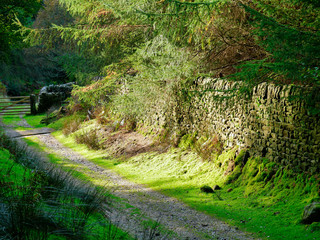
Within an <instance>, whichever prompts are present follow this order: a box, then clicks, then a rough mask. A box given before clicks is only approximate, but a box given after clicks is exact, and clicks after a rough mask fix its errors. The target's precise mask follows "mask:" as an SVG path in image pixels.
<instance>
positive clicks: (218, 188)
mask: <svg viewBox="0 0 320 240" xmlns="http://www.w3.org/2000/svg"><path fill="white" fill-rule="evenodd" d="M212 189H213V190H220V189H221V187H220V186H219V185H214V186H213V188H212Z"/></svg>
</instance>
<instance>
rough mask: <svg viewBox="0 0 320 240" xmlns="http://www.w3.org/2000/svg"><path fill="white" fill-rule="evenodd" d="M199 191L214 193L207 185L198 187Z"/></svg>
mask: <svg viewBox="0 0 320 240" xmlns="http://www.w3.org/2000/svg"><path fill="white" fill-rule="evenodd" d="M200 190H201V192H205V193H214V190H213V189H212V188H211V187H209V186H208V185H204V186H202V187H201V188H200Z"/></svg>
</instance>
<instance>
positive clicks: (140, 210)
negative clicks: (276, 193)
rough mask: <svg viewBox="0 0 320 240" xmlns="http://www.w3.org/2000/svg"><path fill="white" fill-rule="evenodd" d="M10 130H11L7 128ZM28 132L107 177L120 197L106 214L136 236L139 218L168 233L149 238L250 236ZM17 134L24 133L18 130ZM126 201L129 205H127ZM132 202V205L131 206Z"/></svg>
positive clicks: (140, 233) (143, 233)
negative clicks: (158, 226)
mask: <svg viewBox="0 0 320 240" xmlns="http://www.w3.org/2000/svg"><path fill="white" fill-rule="evenodd" d="M7 132H8V133H9V134H10V132H11V134H14V131H12V130H11V131H10V130H8V131H7ZM39 133H40V134H39V135H37V134H36V131H33V132H32V135H34V136H37V138H38V139H39V140H40V142H41V143H42V144H44V145H45V146H46V147H47V150H48V152H49V153H55V154H58V155H60V156H61V157H62V158H63V159H65V161H67V162H68V161H70V162H73V163H76V164H77V165H79V166H85V167H86V168H88V169H90V171H91V172H92V174H90V175H91V177H92V176H94V177H95V178H97V179H107V180H108V182H109V185H110V186H109V187H111V188H112V189H113V191H112V194H113V195H116V196H117V197H119V198H121V199H123V201H114V202H113V203H112V208H111V209H112V210H111V211H107V215H108V216H109V217H110V220H111V221H112V222H113V223H117V224H118V225H119V227H120V228H122V229H123V230H125V231H127V232H129V233H130V234H131V235H132V236H135V237H136V238H137V239H148V236H149V235H150V232H148V231H147V230H146V229H145V227H144V225H143V224H142V223H143V221H148V220H150V219H151V220H154V221H159V222H160V223H161V225H162V226H164V228H165V229H166V230H168V231H169V232H171V233H169V234H168V233H161V232H157V233H156V236H155V237H154V238H153V239H246V240H247V239H254V238H253V237H252V236H251V235H250V234H248V233H244V232H241V231H240V230H238V229H237V228H235V227H231V226H229V225H227V224H226V223H224V222H222V221H220V220H217V219H216V218H214V217H211V216H208V215H206V214H204V213H201V212H198V211H196V210H194V209H191V208H190V207H188V206H186V205H185V204H183V203H181V202H180V201H178V200H176V199H174V198H172V197H168V196H165V195H163V194H160V193H159V192H156V191H154V190H152V189H150V188H148V187H146V186H143V185H140V184H136V183H133V182H130V181H128V180H126V179H124V178H123V177H121V176H119V175H118V174H116V173H114V172H111V171H110V170H108V169H104V168H101V167H99V166H97V165H95V164H93V163H92V162H90V161H88V160H87V159H85V158H84V157H83V156H81V155H79V154H78V153H76V152H74V151H73V150H71V149H70V148H67V147H65V146H63V145H62V144H61V143H60V142H58V140H56V139H55V138H54V137H53V136H52V135H51V134H50V133H48V134H44V132H43V130H42V131H41V130H40V131H39ZM20 134H21V135H24V134H23V133H21V132H20ZM128 204H129V205H130V206H131V207H128ZM132 206H133V207H132Z"/></svg>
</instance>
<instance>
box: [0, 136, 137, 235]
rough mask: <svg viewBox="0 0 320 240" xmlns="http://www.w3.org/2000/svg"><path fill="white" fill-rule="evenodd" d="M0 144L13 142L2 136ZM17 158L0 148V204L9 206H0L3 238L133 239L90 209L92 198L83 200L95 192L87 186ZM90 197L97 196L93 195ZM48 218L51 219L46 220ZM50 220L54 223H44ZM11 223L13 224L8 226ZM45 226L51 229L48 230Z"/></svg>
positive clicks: (55, 159)
mask: <svg viewBox="0 0 320 240" xmlns="http://www.w3.org/2000/svg"><path fill="white" fill-rule="evenodd" d="M27 141H28V143H29V144H30V145H32V146H33V147H37V148H39V149H40V148H41V147H40V146H39V145H37V143H34V142H31V140H27ZM0 144H1V145H0V146H3V145H6V144H14V142H11V143H10V142H9V141H7V140H6V139H5V138H1V139H0ZM17 148H19V147H17ZM10 149H13V148H10ZM25 154H28V153H27V152H26V153H25ZM19 156H20V157H22V158H25V157H26V159H28V158H29V156H28V155H21V154H20V155H19ZM16 158H17V156H15V155H12V154H11V153H10V152H9V151H8V150H6V149H4V148H0V184H1V191H0V201H1V203H2V204H4V205H3V206H8V211H6V208H2V209H0V210H1V211H0V215H1V216H2V218H1V219H4V220H5V221H4V222H1V223H0V238H1V237H2V236H4V235H5V236H6V238H7V237H8V236H12V237H16V238H19V239H20V238H21V237H19V236H20V235H21V234H22V235H21V236H23V239H24V238H27V239H70V238H69V236H70V237H71V238H72V239H75V237H76V236H77V234H81V237H84V238H85V239H92V240H93V239H97V237H98V238H99V239H115V240H116V239H132V238H131V237H130V236H128V235H127V234H126V233H124V232H123V231H122V230H121V229H119V228H117V227H116V226H114V225H112V224H110V222H109V221H108V220H106V219H105V216H104V215H103V214H101V213H99V212H96V211H95V210H93V211H92V212H90V211H91V210H90V209H94V208H92V207H94V205H92V206H91V205H90V206H89V205H88V204H91V200H86V199H90V197H91V196H90V194H95V193H94V192H92V190H89V189H88V192H87V190H86V185H85V184H84V185H83V188H84V189H83V190H80V191H79V189H78V187H76V185H75V186H73V185H72V184H73V183H72V181H73V180H72V179H71V178H70V177H68V175H63V174H62V175H60V174H61V173H59V172H56V173H57V174H58V175H57V174H54V175H50V174H49V175H47V173H46V172H47V171H49V172H50V170H49V169H47V168H46V170H45V172H41V170H40V169H29V168H28V167H27V166H28V164H26V165H25V166H23V165H21V164H19V163H20V162H21V163H22V162H23V161H24V160H23V159H20V160H19V161H18V162H19V163H18V162H17V161H15V160H17V159H16ZM34 160H36V159H34ZM50 160H51V161H52V162H57V161H59V160H60V159H59V158H58V157H57V156H54V155H51V156H50ZM71 170H72V168H71V167H69V168H68V171H67V172H68V173H70V171H71ZM54 171H55V170H54ZM66 176H67V178H66ZM59 178H60V180H58V179H59ZM55 181H56V182H55ZM63 181H66V182H65V183H67V185H68V186H66V185H65V183H63V185H61V183H62V182H63ZM85 182H88V181H85ZM49 183H53V184H54V185H50V184H49ZM58 186H59V187H60V186H61V187H62V188H61V189H60V188H59V187H58ZM64 187H67V189H68V193H66V192H65V190H64ZM90 189H91V188H90ZM101 190H102V189H101ZM83 194H84V195H83ZM83 196H84V197H83ZM87 196H89V198H87ZM93 198H94V199H97V198H100V197H99V196H98V195H94V196H93ZM98 201H99V200H98ZM94 204H95V203H94ZM11 205H12V206H11ZM82 209H83V210H82ZM3 211H4V212H3ZM3 214H5V215H3ZM37 216H40V219H41V221H44V223H43V224H44V225H43V224H42V222H38V219H37ZM47 217H48V218H47ZM47 219H48V220H49V219H50V220H49V221H47ZM11 220H12V221H13V222H11ZM50 221H52V222H54V224H52V223H50V224H49V225H46V224H47V223H49V222H50ZM56 223H57V224H56ZM10 224H12V226H13V227H10V226H11V225H10ZM84 224H85V225H84ZM35 226H36V227H35ZM59 227H61V228H62V229H60V228H59ZM35 228H36V230H34V229H35ZM48 229H51V230H49V232H48ZM60 230H61V231H60ZM66 230H68V231H66ZM82 231H83V232H82ZM53 232H54V233H53ZM91 233H93V235H91ZM3 234H4V235H3ZM19 234H20V235H19ZM78 237H79V236H78ZM21 239H22V238H21Z"/></svg>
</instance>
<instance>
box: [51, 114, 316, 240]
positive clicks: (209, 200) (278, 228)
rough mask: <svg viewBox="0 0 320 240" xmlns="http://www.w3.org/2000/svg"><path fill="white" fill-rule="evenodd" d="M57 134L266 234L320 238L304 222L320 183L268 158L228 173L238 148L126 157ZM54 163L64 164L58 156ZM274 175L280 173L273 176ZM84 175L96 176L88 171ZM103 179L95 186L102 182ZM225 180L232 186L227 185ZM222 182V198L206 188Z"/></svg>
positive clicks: (95, 158)
mask: <svg viewBox="0 0 320 240" xmlns="http://www.w3.org/2000/svg"><path fill="white" fill-rule="evenodd" d="M63 122H64V119H60V120H59V121H58V122H57V123H55V124H56V125H55V126H56V127H55V128H56V129H61V127H62V126H63ZM54 136H55V137H56V138H57V139H58V140H59V141H60V142H62V143H63V144H64V145H65V146H67V147H70V148H71V149H73V150H75V151H77V152H78V153H80V154H81V155H83V156H84V157H86V158H87V159H89V160H90V161H92V162H94V163H95V164H97V165H99V166H101V167H104V168H108V169H112V170H113V171H115V172H118V173H119V174H121V175H122V176H125V177H126V178H128V179H130V180H132V181H134V182H137V183H143V184H147V185H149V186H150V187H151V188H153V189H155V190H158V191H161V192H163V193H164V194H167V195H169V196H173V197H176V198H178V199H180V200H182V201H183V202H185V203H187V204H188V205H190V206H191V207H193V208H195V209H197V210H199V211H203V212H206V213H208V214H210V215H213V216H216V217H218V218H220V219H223V220H225V221H226V222H228V223H230V224H232V225H236V226H238V227H240V228H241V229H243V230H246V231H249V232H254V233H256V234H257V235H258V236H260V237H263V238H266V239H281V240H282V239H319V238H320V231H319V227H317V226H313V225H315V224H313V225H311V226H308V225H301V224H299V220H300V218H301V214H302V212H303V209H304V207H305V206H306V205H307V204H308V203H310V202H311V201H312V199H314V198H316V197H317V196H318V194H317V191H318V185H317V184H316V181H315V180H314V179H312V178H309V179H308V178H306V176H303V175H295V174H293V173H292V172H290V171H288V170H286V169H279V170H278V171H277V173H275V172H272V169H273V165H272V164H270V163H268V161H267V159H254V158H252V159H251V160H250V161H249V162H248V163H247V164H246V165H245V168H244V169H241V168H240V167H239V165H238V166H236V168H235V170H234V172H233V174H231V175H226V174H224V173H225V171H226V169H227V167H228V163H229V162H230V159H232V158H233V156H234V152H233V151H230V152H227V153H224V154H223V155H221V156H219V157H218V158H217V159H216V160H215V161H214V162H209V161H203V160H202V159H201V158H200V157H199V156H198V155H197V154H196V153H192V152H190V151H188V150H182V149H174V148H173V149H171V150H170V151H168V152H167V153H162V154H159V153H152V152H151V153H145V154H140V155H138V156H135V157H133V158H130V159H129V160H126V161H120V160H117V159H114V158H113V157H111V156H109V155H108V154H106V153H105V152H103V151H94V150H89V149H88V148H87V147H86V146H85V145H83V144H76V142H75V140H74V138H73V137H72V136H69V137H65V136H64V135H63V134H62V133H61V132H55V133H54ZM52 158H53V159H54V158H55V157H54V156H53V157H52ZM54 161H55V162H56V163H58V164H63V163H62V162H61V160H59V158H58V157H57V158H56V159H55V160H54ZM235 161H237V159H236V160H235ZM64 164H66V163H64ZM69 164H70V163H69ZM65 166H67V165H65ZM69 167H70V168H73V167H76V166H73V165H70V166H69ZM81 171H84V172H85V170H83V169H82V170H81ZM272 174H273V175H274V177H273V178H272V179H270V176H271V175H272ZM82 177H84V178H86V179H90V178H91V176H88V175H86V174H84V176H82ZM99 181H100V180H97V181H96V182H95V184H97V185H100V186H101V182H100V183H99ZM225 182H231V184H229V185H225V184H224V183H225ZM216 184H218V185H220V186H223V189H222V190H221V191H219V196H217V195H215V194H205V193H202V192H201V191H200V187H201V186H203V185H209V186H213V185H216ZM228 189H232V191H228ZM220 198H221V199H222V200H220Z"/></svg>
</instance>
